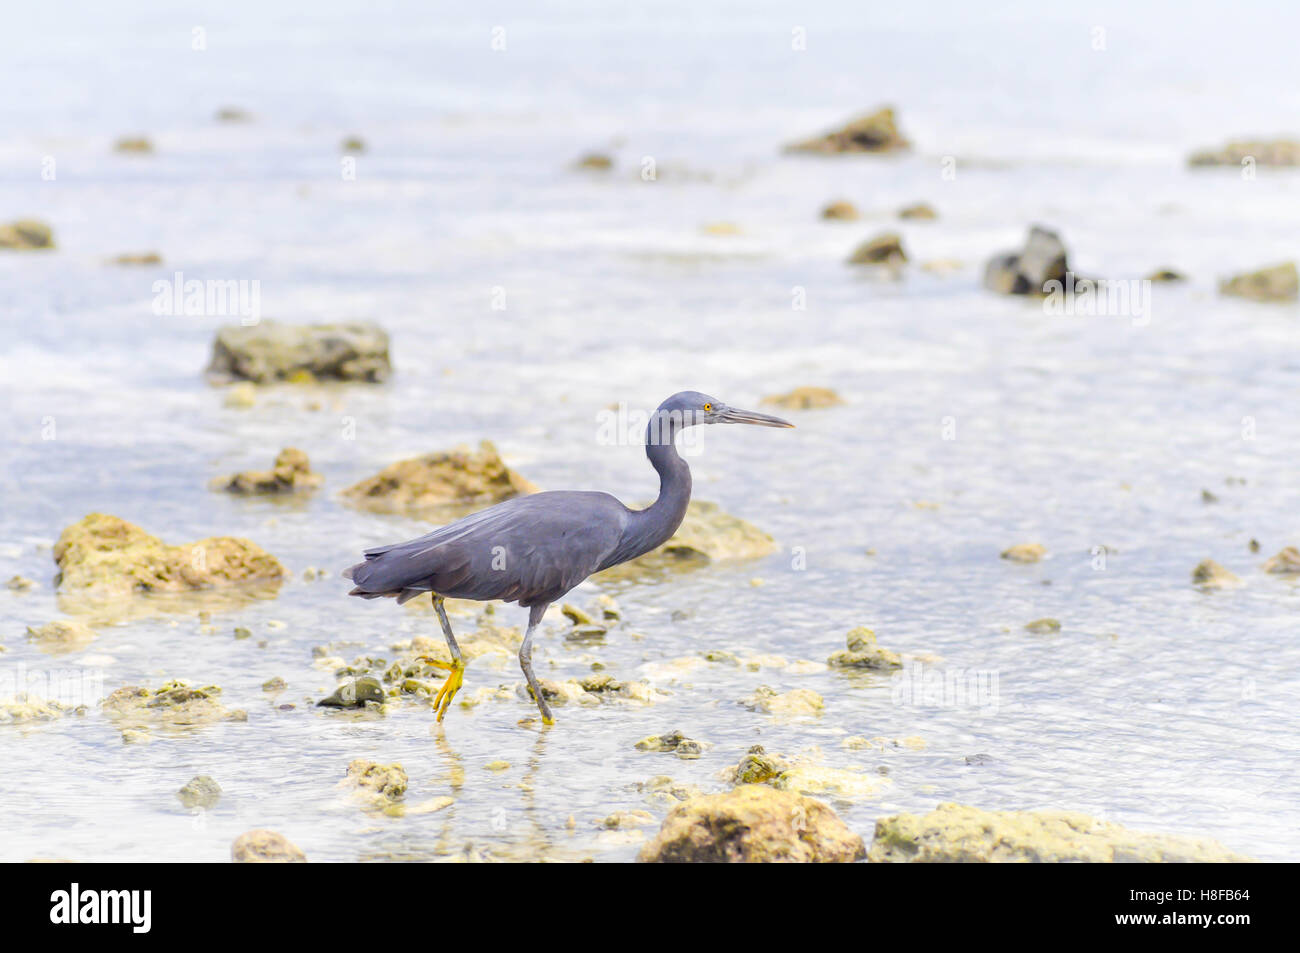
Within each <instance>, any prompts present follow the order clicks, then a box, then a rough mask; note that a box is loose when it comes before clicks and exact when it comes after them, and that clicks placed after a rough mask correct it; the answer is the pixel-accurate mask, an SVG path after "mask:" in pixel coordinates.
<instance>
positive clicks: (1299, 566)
mask: <svg viewBox="0 0 1300 953" xmlns="http://www.w3.org/2000/svg"><path fill="white" fill-rule="evenodd" d="M1264 572H1274V573H1297V572H1300V549H1296V548H1295V547H1294V546H1287V547H1286V548H1285V549H1282V550H1281V551H1280V552H1279V553H1278V554H1277V555H1276V556H1274V557H1273V558H1271V559H1269V560H1268V561H1267V562H1265V563H1264Z"/></svg>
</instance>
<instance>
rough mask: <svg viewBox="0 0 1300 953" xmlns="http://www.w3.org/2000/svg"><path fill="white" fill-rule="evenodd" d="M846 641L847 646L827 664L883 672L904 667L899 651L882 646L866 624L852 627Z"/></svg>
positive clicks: (827, 661) (845, 638) (832, 656)
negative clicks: (892, 650)
mask: <svg viewBox="0 0 1300 953" xmlns="http://www.w3.org/2000/svg"><path fill="white" fill-rule="evenodd" d="M844 642H845V644H846V646H847V648H844V649H840V651H838V652H836V653H834V654H833V655H831V657H830V658H828V659H827V660H826V664H828V665H832V666H834V667H835V668H867V669H875V670H877V671H882V672H884V671H890V670H892V669H896V668H902V667H903V661H902V659H901V658H899V656H898V653H897V652H891V651H890V650H889V649H883V648H881V647H880V646H879V645H878V644H877V643H876V633H875V632H873V631H872V630H871V629H868V628H867V627H866V626H865V625H860V626H858V627H857V628H855V629H851V630H850V631H849V633H848V635H846V636H845V637H844Z"/></svg>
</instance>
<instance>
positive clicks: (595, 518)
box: [348, 492, 628, 606]
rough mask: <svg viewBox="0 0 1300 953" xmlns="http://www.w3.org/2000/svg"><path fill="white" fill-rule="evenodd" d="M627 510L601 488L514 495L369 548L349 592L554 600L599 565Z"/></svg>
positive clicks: (618, 535) (534, 601) (529, 603)
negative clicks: (424, 532) (416, 533)
mask: <svg viewBox="0 0 1300 953" xmlns="http://www.w3.org/2000/svg"><path fill="white" fill-rule="evenodd" d="M627 517H628V510H627V508H626V507H624V506H623V504H621V503H619V502H618V500H616V499H614V497H612V496H609V495H608V494H606V493H578V492H553V493H537V494H533V495H531V496H526V497H518V498H516V499H513V500H507V501H506V502H505V503H499V504H497V505H496V506H493V507H490V508H488V509H486V510H482V511H480V512H478V513H475V514H473V515H471V516H468V517H466V518H465V519H463V520H459V521H457V522H455V523H452V524H450V525H448V526H444V527H441V528H440V529H437V530H434V531H433V532H432V533H429V534H427V535H425V536H422V537H420V538H419V539H414V540H411V541H410V542H407V543H400V544H396V545H393V546H381V547H378V548H376V549H371V550H367V551H366V554H365V555H366V561H365V562H364V563H360V564H358V565H356V566H353V567H352V568H351V569H350V570H348V575H350V576H351V578H352V581H353V582H354V583H356V588H354V589H353V590H352V592H351V595H359V596H363V597H367V598H375V597H378V596H383V595H396V596H397V597H398V600H399V601H401V602H404V601H406V600H407V599H410V598H413V597H414V596H416V595H418V594H419V593H421V592H430V591H432V592H436V593H438V594H439V595H441V596H449V597H452V598H458V599H479V600H488V599H501V600H504V601H506V602H517V603H519V604H520V605H522V606H532V605H539V604H543V603H547V602H552V601H554V600H555V599H557V598H559V597H560V596H562V595H564V593H566V592H568V591H569V590H570V589H572V588H573V587H574V586H576V585H578V583H580V582H582V580H584V579H586V578H587V576H589V575H591V573H592V572H594V571H595V570H596V568H597V567H599V566H600V564H601V562H602V561H603V560H604V559H605V557H606V556H607V555H609V553H610V552H612V551H613V550H614V549H615V548H616V547H617V545H618V542H619V539H620V538H621V536H622V533H623V528H624V527H625V526H626V523H627Z"/></svg>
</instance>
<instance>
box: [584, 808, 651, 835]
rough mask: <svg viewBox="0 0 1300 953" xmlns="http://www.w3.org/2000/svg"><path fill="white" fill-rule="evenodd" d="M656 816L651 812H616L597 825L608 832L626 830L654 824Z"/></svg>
mask: <svg viewBox="0 0 1300 953" xmlns="http://www.w3.org/2000/svg"><path fill="white" fill-rule="evenodd" d="M654 820H655V819H654V815H653V814H651V813H650V812H649V811H615V812H614V813H613V814H610V815H608V816H607V817H605V818H603V819H601V820H599V821H597V822H596V824H597V825H598V826H599V827H603V828H605V829H606V830H611V831H613V830H626V829H627V828H629V827H642V826H644V825H646V824H653V823H654Z"/></svg>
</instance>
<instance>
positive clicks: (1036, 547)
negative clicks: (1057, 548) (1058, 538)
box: [1002, 543, 1047, 563]
mask: <svg viewBox="0 0 1300 953" xmlns="http://www.w3.org/2000/svg"><path fill="white" fill-rule="evenodd" d="M1046 555H1047V547H1046V546H1044V545H1043V544H1042V543H1016V545H1014V546H1011V547H1009V548H1007V549H1004V550H1002V558H1003V559H1009V560H1011V561H1012V562H1013V563H1036V562H1038V561H1039V560H1040V559H1042V558H1043V557H1044V556H1046Z"/></svg>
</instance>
